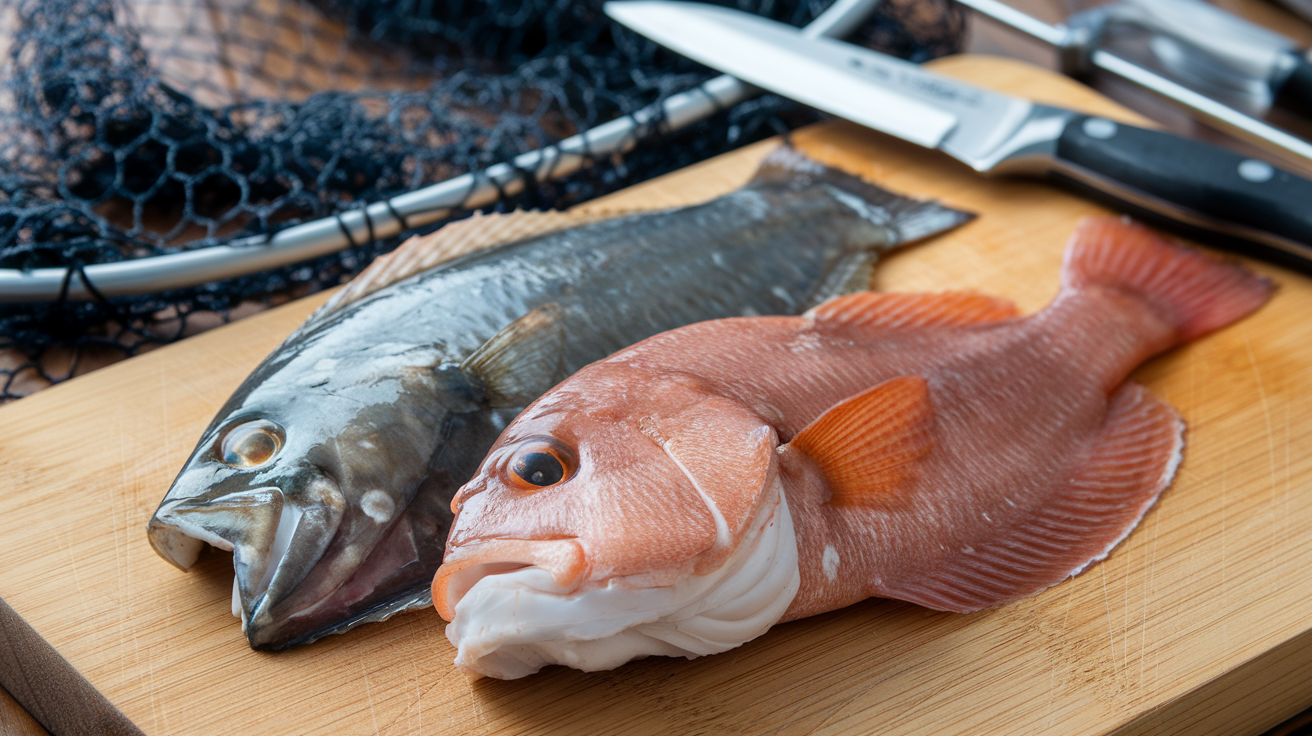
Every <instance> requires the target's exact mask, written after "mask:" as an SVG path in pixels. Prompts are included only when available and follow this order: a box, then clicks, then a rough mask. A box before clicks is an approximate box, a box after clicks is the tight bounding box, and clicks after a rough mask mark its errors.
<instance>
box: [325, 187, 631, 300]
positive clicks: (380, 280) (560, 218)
mask: <svg viewBox="0 0 1312 736" xmlns="http://www.w3.org/2000/svg"><path fill="white" fill-rule="evenodd" d="M619 214H622V213H614V212H574V211H569V212H559V211H557V210H546V211H542V212H528V211H524V210H517V211H515V212H510V213H507V214H500V213H493V214H490V215H485V214H483V213H481V212H476V213H474V214H473V215H471V216H470V217H467V218H465V219H463V220H457V221H456V222H452V223H450V224H448V225H444V226H443V227H441V228H439V229H437V230H434V231H433V232H431V233H428V234H427V235H417V236H415V237H413V238H410V239H409V240H407V241H405V242H404V243H402V244H401V245H400V246H399V247H398V248H397V249H396V250H394V251H392V252H391V253H388V254H387V255H384V256H380V257H378V258H377V259H376V260H374V262H373V263H371V264H369V267H368V268H366V269H365V270H363V271H361V272H360V273H359V275H357V276H356V277H355V278H354V279H351V281H350V283H348V284H347V285H346V286H345V288H343V289H342V290H341V291H339V292H337V293H336V294H334V295H333V297H332V298H331V299H329V300H328V302H327V303H325V304H324V305H323V306H322V307H320V308H319V311H318V312H316V313H315V315H314V316H315V317H320V316H324V315H327V314H331V313H332V312H334V311H336V310H338V309H341V308H342V307H344V306H346V305H347V304H350V303H351V302H354V301H358V300H360V299H362V298H364V297H366V296H368V295H370V294H372V293H374V292H375V291H378V290H379V289H382V288H384V287H386V286H390V285H392V284H395V283H396V282H398V281H401V280H403V279H406V278H409V277H411V276H414V275H415V274H417V273H419V272H421V271H427V270H428V269H430V268H433V267H434V266H437V265H440V264H442V263H445V262H447V261H449V260H451V259H453V258H457V257H459V256H462V255H465V254H466V253H472V252H473V251H476V250H479V249H481V248H490V247H492V246H495V245H503V244H505V243H513V242H515V241H517V240H524V239H525V238H531V237H534V236H537V235H546V234H547V233H551V232H555V231H557V230H563V229H565V228H567V227H576V226H578V225H584V224H587V223H591V222H597V221H599V220H607V219H610V218H612V217H616V216H618V215H619Z"/></svg>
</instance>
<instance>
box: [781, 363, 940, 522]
mask: <svg viewBox="0 0 1312 736" xmlns="http://www.w3.org/2000/svg"><path fill="white" fill-rule="evenodd" d="M933 426H934V414H933V409H932V406H931V404H930V397H929V385H928V383H926V381H925V379H923V378H921V377H920V376H906V377H903V378H895V379H893V380H891V381H886V382H884V383H881V384H879V385H878V386H875V387H874V388H872V389H869V390H867V391H865V392H864V393H861V394H858V395H856V396H853V397H852V398H850V399H846V400H845V401H842V402H841V403H838V404H835V405H834V406H832V407H830V408H829V410H828V411H826V412H825V413H824V414H821V415H820V416H819V417H817V418H816V420H815V421H813V422H811V423H810V424H809V425H807V426H806V428H805V429H803V430H802V431H801V432H799V433H798V434H797V436H796V437H794V438H793V441H792V442H791V443H789V444H790V446H791V447H793V448H794V449H796V450H799V451H801V452H802V453H803V454H805V455H807V456H808V457H810V458H811V459H812V460H813V461H814V462H815V463H816V465H818V466H819V468H820V471H821V473H823V474H824V478H825V481H826V483H827V484H828V486H829V490H830V493H831V496H830V498H829V500H828V503H829V504H830V505H832V506H838V507H850V506H880V505H888V504H890V503H896V499H897V498H898V497H899V496H900V495H901V494H902V493H903V490H904V489H905V488H907V487H908V486H909V481H910V479H911V477H912V476H913V474H914V473H915V472H916V468H917V461H919V460H920V459H921V458H923V457H925V456H926V455H928V454H929V452H930V450H931V449H932V448H933V446H934V439H933V437H934V435H933Z"/></svg>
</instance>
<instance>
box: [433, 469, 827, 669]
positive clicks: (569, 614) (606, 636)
mask: <svg viewBox="0 0 1312 736" xmlns="http://www.w3.org/2000/svg"><path fill="white" fill-rule="evenodd" d="M770 495H771V496H772V498H770V499H769V500H768V501H767V502H765V503H763V504H762V505H761V508H759V509H758V510H757V514H756V516H755V518H754V519H753V521H752V523H751V526H750V527H749V529H748V531H747V533H746V534H744V535H743V538H742V540H741V542H740V543H739V545H738V546H737V548H736V549H735V550H734V553H733V554H732V555H731V556H730V557H729V559H728V560H727V561H726V562H725V563H724V564H723V565H722V566H721V567H720V568H719V569H717V570H714V571H711V572H710V573H707V574H705V575H687V576H684V577H682V578H680V579H678V580H676V581H675V582H674V583H673V584H671V585H667V586H660V587H641V586H636V585H631V584H626V583H631V582H633V581H631V580H630V581H626V580H625V579H616V580H600V581H594V580H586V579H585V576H584V574H583V572H585V569H586V565H584V564H582V562H581V561H580V563H579V568H581V569H580V570H579V571H578V572H577V573H576V574H574V575H571V574H569V573H570V572H571V570H570V569H569V568H568V567H562V566H561V560H562V559H567V558H563V555H564V554H565V553H566V552H567V550H568V547H566V546H564V544H568V545H570V546H572V547H574V548H577V549H578V550H579V555H580V556H581V554H582V547H581V546H580V545H579V543H578V542H577V541H574V540H568V541H566V540H561V542H563V543H564V544H561V543H557V545H558V546H555V547H552V546H548V545H551V544H553V543H552V542H528V541H524V540H513V539H504V540H491V541H485V542H479V543H476V544H473V545H470V547H469V549H467V550H466V549H461V548H455V549H453V550H451V554H450V556H449V557H448V558H447V562H446V564H444V565H443V566H442V568H441V569H440V570H439V571H438V575H437V578H436V580H435V581H434V584H433V600H434V602H435V603H436V604H437V606H438V611H439V612H441V614H442V616H443V617H444V618H446V619H447V620H448V621H450V622H451V623H450V624H449V625H448V626H447V628H446V635H447V639H449V640H450V641H451V643H452V644H454V645H455V646H456V649H457V655H456V666H457V667H459V668H460V669H461V670H463V671H465V672H466V673H468V674H473V675H486V676H490V677H498V678H502V679H514V678H518V677H524V676H526V675H530V674H532V673H534V672H537V671H538V670H539V669H541V668H542V667H544V666H547V665H550V664H563V665H567V666H569V667H573V668H575V669H581V670H585V671H597V670H605V669H611V668H614V667H618V666H619V665H621V664H624V663H625V662H628V661H630V660H633V659H638V658H640V657H647V656H652V655H662V656H672V657H676V656H677V657H688V658H692V657H699V656H703V655H707V654H714V653H717V652H723V651H726V650H728V649H732V648H734V647H737V646H739V645H741V644H743V643H744V642H747V641H749V640H751V639H754V638H756V637H757V636H760V635H761V634H763V633H765V631H766V630H767V629H769V628H770V627H771V626H772V625H774V623H775V622H777V621H778V620H779V619H780V618H782V617H783V615H784V613H785V611H787V609H788V607H789V606H790V605H791V604H792V601H793V598H794V596H796V594H797V589H798V587H799V586H800V584H801V574H800V571H799V569H798V564H797V539H796V536H795V535H794V533H793V524H792V517H791V515H790V514H789V511H788V505H787V502H786V500H785V499H784V496H783V493H782V486H779V485H778V482H777V481H776V488H775V489H774V492H773V493H772V494H770ZM544 562H545V563H546V564H544ZM553 563H554V564H553Z"/></svg>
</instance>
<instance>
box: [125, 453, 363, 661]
mask: <svg viewBox="0 0 1312 736" xmlns="http://www.w3.org/2000/svg"><path fill="white" fill-rule="evenodd" d="M344 508H345V501H344V499H343V497H342V494H341V492H340V490H339V489H338V488H337V486H336V484H335V483H333V482H332V481H330V480H328V479H327V478H324V477H316V478H314V479H312V480H311V481H310V482H309V483H308V484H306V486H305V488H304V489H303V490H300V491H298V492H297V493H296V494H295V496H294V497H293V499H291V500H289V499H288V494H285V493H284V492H283V491H282V490H281V489H280V488H278V487H272V486H271V487H261V488H253V489H247V490H242V491H237V492H232V493H226V494H223V495H220V496H217V497H199V498H186V499H179V500H177V501H174V502H165V503H164V504H163V505H161V506H160V508H159V510H157V511H156V512H155V515H154V516H153V517H152V518H151V520H150V524H149V526H148V528H147V535H148V538H149V539H150V543H151V546H152V547H154V549H155V551H156V552H157V553H159V555H160V556H161V557H163V558H164V559H166V560H168V561H169V562H170V563H172V564H174V565H175V566H177V567H179V568H181V569H183V570H186V569H188V568H190V567H191V566H192V565H194V564H195V562H196V560H197V558H198V557H199V555H200V552H201V550H202V549H203V548H204V546H205V545H206V544H209V545H211V546H213V547H216V548H218V549H223V550H228V551H231V552H232V553H233V558H232V561H233V571H234V576H233V602H232V608H233V613H234V615H237V616H239V617H240V618H241V620H242V628H243V630H244V631H245V632H246V635H247V638H248V639H249V641H250V644H251V646H252V647H254V648H262V647H266V646H268V645H270V644H271V643H274V644H276V643H277V641H278V640H279V639H280V637H282V636H283V633H282V632H280V631H279V628H280V627H281V625H282V624H281V622H280V621H279V620H278V618H277V617H275V616H274V615H273V609H274V608H275V607H277V606H278V605H279V604H280V603H281V602H283V601H284V600H286V599H287V598H288V597H289V596H291V595H292V593H293V592H294V591H295V589H296V587H297V586H298V585H300V583H301V582H302V581H303V580H304V579H305V577H306V576H307V575H308V574H309V573H310V571H311V570H312V569H313V568H314V567H315V565H316V564H317V563H318V562H319V560H320V558H321V557H322V556H323V554H324V552H325V550H326V549H327V547H328V544H329V542H330V541H331V540H332V539H333V537H334V536H335V535H336V532H337V529H338V526H339V525H340V523H341V519H342V515H343V511H344Z"/></svg>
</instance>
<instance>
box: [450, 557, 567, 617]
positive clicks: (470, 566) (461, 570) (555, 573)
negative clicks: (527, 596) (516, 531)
mask: <svg viewBox="0 0 1312 736" xmlns="http://www.w3.org/2000/svg"><path fill="white" fill-rule="evenodd" d="M529 567H533V568H536V569H538V570H540V571H542V572H543V573H545V574H547V575H548V576H549V577H550V578H551V580H552V582H553V583H554V585H555V586H556V587H557V588H558V589H561V590H572V589H573V588H576V587H578V585H579V584H580V583H581V582H582V581H583V578H584V576H585V575H586V574H587V569H588V564H587V558H586V556H585V555H584V553H583V547H582V546H581V545H580V544H579V543H578V541H577V540H574V539H550V540H532V539H494V540H488V541H483V542H476V543H473V544H469V545H464V546H460V547H453V548H451V549H449V550H448V551H447V557H446V561H445V562H443V563H442V566H441V567H440V568H438V570H437V574H436V575H435V576H434V577H433V603H434V605H436V606H437V611H438V613H440V614H441V615H442V618H445V619H446V620H447V621H452V620H454V618H455V615H456V605H457V604H458V603H459V602H460V601H461V600H462V599H463V598H464V597H465V595H466V594H467V593H468V592H469V591H470V589H472V588H473V587H474V586H475V585H477V584H478V583H479V582H480V581H481V580H483V579H484V578H487V577H489V576H494V575H505V574H508V573H511V572H514V571H517V570H520V569H523V568H529Z"/></svg>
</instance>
